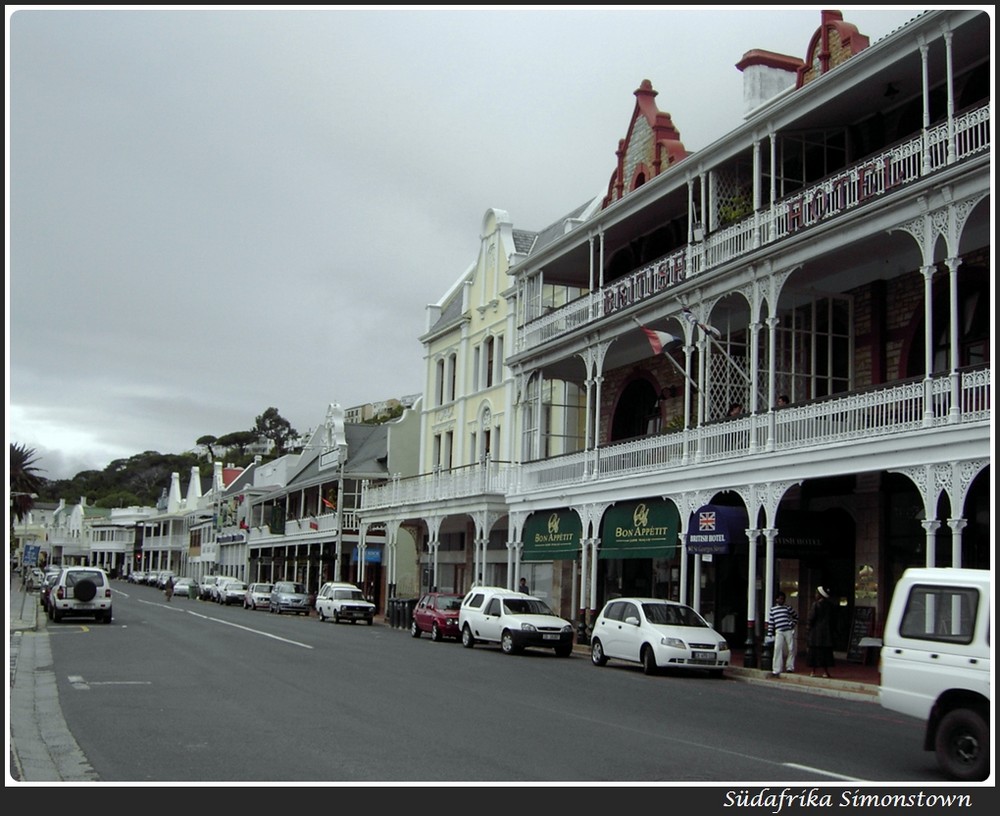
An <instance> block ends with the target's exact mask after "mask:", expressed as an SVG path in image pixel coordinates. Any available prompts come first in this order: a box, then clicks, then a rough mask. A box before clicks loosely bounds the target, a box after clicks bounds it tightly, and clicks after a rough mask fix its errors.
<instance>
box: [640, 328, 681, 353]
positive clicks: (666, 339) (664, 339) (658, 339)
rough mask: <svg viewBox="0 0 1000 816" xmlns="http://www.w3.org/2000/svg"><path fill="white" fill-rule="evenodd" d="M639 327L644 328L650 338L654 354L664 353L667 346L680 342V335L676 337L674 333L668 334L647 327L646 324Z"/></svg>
mask: <svg viewBox="0 0 1000 816" xmlns="http://www.w3.org/2000/svg"><path fill="white" fill-rule="evenodd" d="M639 328H640V329H642V330H643V332H644V333H645V335H646V337H648V338H649V345H650V346H652V347H653V354H663V352H664V351H665V350H666V348H667V346H670V345H672V344H673V343H679V342H680V338H679V337H674V336H673V335H672V334H668V333H667V332H661V331H656V330H655V329H647V328H646V327H645V326H639Z"/></svg>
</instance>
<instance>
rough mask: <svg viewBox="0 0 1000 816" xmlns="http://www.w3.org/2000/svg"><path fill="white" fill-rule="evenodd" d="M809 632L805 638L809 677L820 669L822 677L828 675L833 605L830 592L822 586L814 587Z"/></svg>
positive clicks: (831, 657) (830, 661) (831, 643)
mask: <svg viewBox="0 0 1000 816" xmlns="http://www.w3.org/2000/svg"><path fill="white" fill-rule="evenodd" d="M808 625H809V634H808V638H807V640H806V645H807V648H806V659H807V661H808V663H809V667H810V669H812V671H810V672H809V676H810V677H815V676H816V672H817V671H818V670H822V672H823V676H824V677H829V676H830V667H831V666H832V665H833V607H832V606H831V604H830V593H829V591H828V590H826V589H824V588H823V587H821V586H820V587H816V600H815V602H814V603H813V605H812V608H811V609H810V610H809V621H808Z"/></svg>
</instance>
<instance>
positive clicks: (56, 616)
mask: <svg viewBox="0 0 1000 816" xmlns="http://www.w3.org/2000/svg"><path fill="white" fill-rule="evenodd" d="M62 619H63V613H62V612H60V611H59V610H58V609H53V610H52V620H54V621H55V622H56V623H59V621H61V620H62Z"/></svg>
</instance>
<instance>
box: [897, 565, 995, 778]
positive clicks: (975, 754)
mask: <svg viewBox="0 0 1000 816" xmlns="http://www.w3.org/2000/svg"><path fill="white" fill-rule="evenodd" d="M992 582H993V579H992V575H991V573H990V571H989V570H986V569H958V568H953V567H921V568H910V569H907V570H906V571H904V572H903V575H902V576H901V577H900V579H899V581H898V582H897V584H896V587H895V589H894V590H893V593H892V600H891V601H890V602H889V611H888V614H886V618H885V626H884V629H883V635H882V653H881V663H880V666H879V668H880V670H881V682H880V684H879V703H880V704H881V705H882V707H883V708H885V709H888V710H890V711H897V712H899V713H901V714H907V715H909V716H911V717H917V718H919V719H920V720H922V721H923V722H924V723H925V726H924V734H923V748H924V750H925V751H934V752H935V755H936V757H937V762H938V765H939V767H940V768H941V770H942V771H944V772H945V773H946V774H947V775H948V776H949V777H951V778H952V779H957V780H961V781H964V782H971V781H979V780H983V779H986V778H987V776H988V775H989V773H990V730H991V728H992V722H993V718H992V716H991V710H990V709H991V706H990V699H991V693H992V692H991V686H992V684H991V683H990V662H991V655H992V648H991V647H992V639H991V627H990V617H991V615H990V603H991V601H990V598H991V596H992V594H993V592H992Z"/></svg>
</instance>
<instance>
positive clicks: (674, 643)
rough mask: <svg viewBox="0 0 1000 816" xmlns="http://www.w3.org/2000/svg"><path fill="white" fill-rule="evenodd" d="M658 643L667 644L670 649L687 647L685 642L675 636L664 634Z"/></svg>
mask: <svg viewBox="0 0 1000 816" xmlns="http://www.w3.org/2000/svg"><path fill="white" fill-rule="evenodd" d="M660 645H661V646H669V647H670V648H671V649H687V644H686V643H684V641H683V640H681V639H680V638H675V637H667V636H666V635H664V636H663V637H661V638H660Z"/></svg>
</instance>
